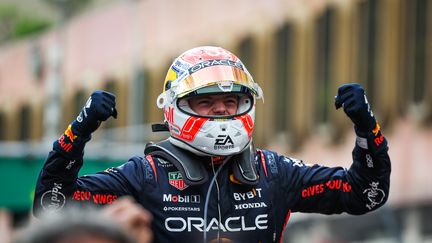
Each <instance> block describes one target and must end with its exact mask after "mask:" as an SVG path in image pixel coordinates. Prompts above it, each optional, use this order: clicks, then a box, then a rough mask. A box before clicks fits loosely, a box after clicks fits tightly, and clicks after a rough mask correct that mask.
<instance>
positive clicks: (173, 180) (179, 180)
mask: <svg viewBox="0 0 432 243" xmlns="http://www.w3.org/2000/svg"><path fill="white" fill-rule="evenodd" d="M168 181H169V184H170V185H171V186H173V187H175V188H177V189H179V190H180V191H183V190H184V189H186V188H187V187H188V185H186V183H185V182H184V180H183V177H182V175H181V173H180V171H174V172H168Z"/></svg>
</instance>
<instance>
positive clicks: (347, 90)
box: [335, 83, 377, 137]
mask: <svg viewBox="0 0 432 243" xmlns="http://www.w3.org/2000/svg"><path fill="white" fill-rule="evenodd" d="M335 106H336V109H339V108H341V107H343V109H344V111H345V113H346V114H347V116H348V117H349V118H350V119H351V121H352V122H353V123H354V128H355V131H356V133H357V135H359V136H361V137H366V134H367V133H369V132H371V131H373V130H374V129H376V126H377V122H376V120H375V117H374V114H373V112H372V110H371V108H370V105H369V103H368V101H367V98H366V94H365V91H364V89H363V87H362V86H361V85H360V84H356V83H354V84H344V85H342V86H340V87H339V89H338V93H337V95H336V96H335Z"/></svg>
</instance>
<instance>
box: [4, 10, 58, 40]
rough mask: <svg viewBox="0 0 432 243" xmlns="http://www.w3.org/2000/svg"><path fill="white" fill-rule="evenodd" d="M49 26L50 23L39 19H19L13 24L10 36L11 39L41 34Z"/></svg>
mask: <svg viewBox="0 0 432 243" xmlns="http://www.w3.org/2000/svg"><path fill="white" fill-rule="evenodd" d="M50 26H51V22H49V21H48V20H45V19H41V18H34V17H29V16H25V17H22V18H19V19H18V20H17V21H16V23H15V29H14V30H15V31H14V33H13V34H12V38H13V39H18V38H21V37H26V36H28V35H32V34H34V33H38V32H42V31H44V30H46V29H48V28H49V27H50Z"/></svg>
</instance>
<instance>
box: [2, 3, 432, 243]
mask: <svg viewBox="0 0 432 243" xmlns="http://www.w3.org/2000/svg"><path fill="white" fill-rule="evenodd" d="M198 45H218V46H222V47H224V48H226V49H228V50H230V51H232V52H234V53H235V54H237V55H238V56H239V57H240V59H242V61H243V62H244V63H245V64H246V66H247V67H248V69H249V71H250V72H251V73H252V75H253V76H254V78H255V80H256V81H257V82H258V83H259V84H260V85H261V87H262V88H263V90H264V94H265V103H264V104H262V103H259V104H258V105H257V115H256V126H255V127H256V130H255V135H254V141H255V144H256V145H257V146H258V147H261V148H267V149H272V150H275V151H277V152H279V153H282V154H285V155H288V156H291V157H296V158H298V159H302V160H304V161H305V162H307V163H318V164H323V165H327V166H338V165H341V166H344V167H349V166H350V164H351V161H352V159H351V150H352V148H353V146H354V141H355V136H354V132H353V129H352V125H351V122H350V120H349V119H348V118H346V117H345V115H344V114H343V112H342V111H336V110H335V109H334V104H333V100H334V95H335V94H336V90H337V87H338V86H339V85H341V84H343V83H349V82H358V83H361V84H362V85H363V86H364V87H365V88H366V91H367V95H368V98H369V101H370V103H371V105H372V108H373V110H374V112H375V115H376V116H377V119H378V120H379V122H380V123H381V126H382V128H383V132H384V134H385V135H386V136H387V138H388V140H389V145H390V156H391V159H392V169H393V172H392V176H391V191H390V198H389V202H388V203H387V204H386V206H384V207H383V208H382V209H380V210H378V211H377V212H374V213H371V214H367V215H364V216H356V217H354V216H349V215H346V214H342V215H337V216H320V215H315V214H294V215H292V216H291V219H290V222H289V223H288V226H287V232H286V233H285V239H284V240H285V242H318V243H327V242H432V171H431V169H432V161H430V160H431V158H432V1H431V0H265V1H264V0H256V1H250V0H235V1H232V0H219V1H198V0H182V1H169V0H22V1H14V0H0V185H1V188H2V189H1V192H0V208H1V209H0V235H2V239H7V237H8V236H10V234H9V233H8V230H7V229H8V227H9V226H12V227H14V228H16V227H18V226H19V225H20V224H23V222H25V221H26V220H27V219H28V216H29V212H30V210H31V204H32V197H33V191H34V186H35V181H36V178H37V175H38V172H39V170H40V168H41V166H42V164H43V162H44V160H45V158H46V156H47V153H48V152H49V151H50V150H51V146H52V142H53V141H54V140H55V139H56V138H57V137H58V136H59V135H60V134H61V133H62V132H63V131H64V130H65V128H66V127H67V125H68V124H69V122H71V121H72V120H73V119H74V118H75V117H76V115H77V114H78V112H79V110H80V109H81V108H82V106H83V105H84V104H85V102H86V100H87V98H88V96H89V95H90V94H91V93H92V91H94V90H96V89H104V90H107V91H110V92H113V93H115V94H116V96H117V107H118V108H117V109H118V111H119V117H118V119H117V120H113V119H111V120H110V121H108V122H106V123H104V124H103V126H102V127H101V128H100V129H99V130H98V131H97V132H96V133H95V134H94V136H93V140H92V142H91V143H89V144H88V146H87V147H86V163H85V166H84V168H83V169H82V171H81V174H85V173H92V172H96V171H100V170H103V169H105V168H107V167H109V166H115V165H118V164H120V163H122V162H125V161H126V160H127V159H128V158H129V157H131V156H132V155H142V154H143V148H144V145H145V143H147V142H149V141H157V140H159V139H163V138H165V137H167V134H166V133H159V134H154V133H151V129H150V125H151V124H152V123H155V122H161V121H162V120H163V115H162V112H161V111H160V110H159V109H157V107H156V97H157V96H158V95H159V94H160V93H161V91H162V84H163V80H164V77H165V74H166V71H167V70H168V67H169V65H170V64H171V62H172V60H173V58H175V57H177V56H178V55H179V54H180V53H182V52H183V51H185V50H187V49H190V48H192V47H195V46H198Z"/></svg>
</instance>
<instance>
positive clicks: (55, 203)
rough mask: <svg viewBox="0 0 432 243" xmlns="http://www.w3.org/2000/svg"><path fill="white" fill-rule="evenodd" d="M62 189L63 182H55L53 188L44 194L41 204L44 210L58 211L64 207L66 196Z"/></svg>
mask: <svg viewBox="0 0 432 243" xmlns="http://www.w3.org/2000/svg"><path fill="white" fill-rule="evenodd" d="M61 189H62V184H61V183H54V186H53V187H52V189H51V190H49V191H46V192H44V193H43V194H42V197H41V205H42V208H43V209H44V210H50V211H51V210H53V211H57V210H60V209H62V208H63V206H64V205H65V203H66V197H65V195H64V194H63V193H62V192H61V191H60V190H61Z"/></svg>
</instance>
